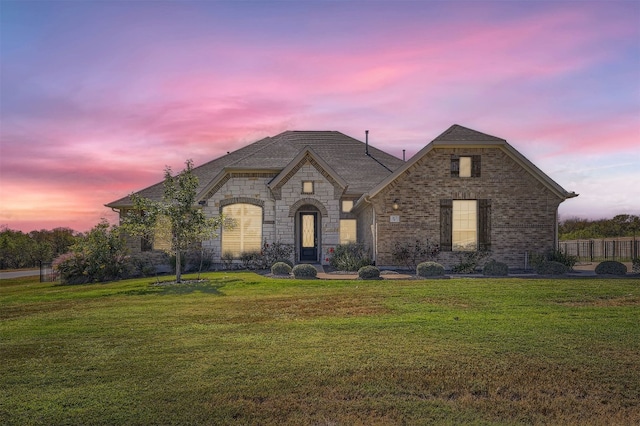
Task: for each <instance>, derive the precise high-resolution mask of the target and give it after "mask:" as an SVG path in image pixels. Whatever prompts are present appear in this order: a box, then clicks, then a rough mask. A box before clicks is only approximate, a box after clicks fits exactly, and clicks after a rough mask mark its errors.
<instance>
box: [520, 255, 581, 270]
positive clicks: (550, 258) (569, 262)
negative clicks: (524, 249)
mask: <svg viewBox="0 0 640 426" xmlns="http://www.w3.org/2000/svg"><path fill="white" fill-rule="evenodd" d="M529 262H530V263H531V266H533V268H534V269H536V271H537V269H538V266H540V265H541V264H542V263H544V262H558V263H562V264H563V265H565V266H566V267H567V271H573V267H574V266H576V263H577V262H578V258H577V257H576V256H573V255H570V254H565V253H563V252H562V251H560V250H549V251H547V252H546V253H544V254H536V253H533V254H531V256H530V258H529Z"/></svg>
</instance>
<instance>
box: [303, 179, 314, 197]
mask: <svg viewBox="0 0 640 426" xmlns="http://www.w3.org/2000/svg"><path fill="white" fill-rule="evenodd" d="M302 193H303V194H313V181H310V180H306V181H304V182H302Z"/></svg>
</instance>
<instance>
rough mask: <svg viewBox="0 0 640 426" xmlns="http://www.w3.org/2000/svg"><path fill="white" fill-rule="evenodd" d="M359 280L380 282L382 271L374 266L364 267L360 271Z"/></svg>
mask: <svg viewBox="0 0 640 426" xmlns="http://www.w3.org/2000/svg"><path fill="white" fill-rule="evenodd" d="M358 278H360V279H361V280H379V279H380V269H378V268H376V267H375V266H372V265H367V266H363V267H362V268H360V269H359V270H358Z"/></svg>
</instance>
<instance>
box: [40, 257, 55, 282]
mask: <svg viewBox="0 0 640 426" xmlns="http://www.w3.org/2000/svg"><path fill="white" fill-rule="evenodd" d="M56 281H58V274H57V273H56V271H55V270H54V269H53V267H52V266H51V262H40V282H41V283H53V282H56Z"/></svg>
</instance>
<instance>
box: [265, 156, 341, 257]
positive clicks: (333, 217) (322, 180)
mask: <svg viewBox="0 0 640 426" xmlns="http://www.w3.org/2000/svg"><path fill="white" fill-rule="evenodd" d="M304 181H311V182H313V186H314V188H313V194H303V193H302V182H304ZM279 195H280V199H278V200H276V214H275V224H276V225H275V226H276V235H277V237H278V240H279V241H281V242H283V243H287V244H294V247H296V258H297V254H298V253H299V241H296V239H295V235H296V230H297V227H298V224H297V223H296V219H297V216H296V213H297V212H298V210H299V209H300V208H305V207H304V206H313V208H312V209H307V210H317V211H318V213H319V215H318V216H319V219H318V222H319V223H318V227H319V229H318V252H319V255H318V257H319V261H321V262H322V263H327V262H326V260H325V258H326V256H324V253H326V252H327V251H328V250H329V249H330V248H332V247H335V246H336V245H337V244H338V243H339V230H340V222H339V220H340V194H339V192H338V191H336V188H335V185H334V183H332V182H330V181H329V179H327V177H326V176H325V175H324V174H323V173H322V172H321V171H320V170H318V168H317V167H316V166H315V165H313V164H312V163H311V162H305V164H303V165H302V166H301V167H300V168H299V169H297V171H296V172H295V174H293V175H292V176H290V177H289V178H288V180H286V182H284V184H282V185H281V187H280V188H279Z"/></svg>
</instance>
